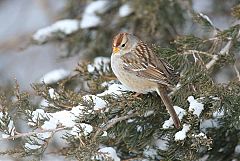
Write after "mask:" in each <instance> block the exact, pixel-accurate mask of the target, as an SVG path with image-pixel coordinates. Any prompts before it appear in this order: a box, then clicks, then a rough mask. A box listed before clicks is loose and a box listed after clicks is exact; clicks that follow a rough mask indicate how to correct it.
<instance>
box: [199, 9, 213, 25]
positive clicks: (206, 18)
mask: <svg viewBox="0 0 240 161" xmlns="http://www.w3.org/2000/svg"><path fill="white" fill-rule="evenodd" d="M199 15H200V16H201V17H202V18H203V19H205V20H207V21H208V22H209V23H210V25H211V26H213V23H212V21H211V20H210V18H209V17H208V16H207V15H205V14H203V13H201V12H200V13H199Z"/></svg>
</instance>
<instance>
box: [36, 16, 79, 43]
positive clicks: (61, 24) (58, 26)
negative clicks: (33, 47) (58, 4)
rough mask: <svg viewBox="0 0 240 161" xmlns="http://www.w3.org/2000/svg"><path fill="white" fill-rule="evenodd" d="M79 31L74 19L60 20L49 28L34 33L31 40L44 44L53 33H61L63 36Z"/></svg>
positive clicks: (77, 23) (77, 22)
mask: <svg viewBox="0 0 240 161" xmlns="http://www.w3.org/2000/svg"><path fill="white" fill-rule="evenodd" d="M78 29H79V20H74V19H65V20H60V21H57V22H55V23H54V24H52V25H51V26H48V27H45V28H42V29H40V30H38V31H37V32H35V34H34V35H33V40H35V41H37V42H39V43H44V42H45V41H47V40H48V39H49V38H50V37H52V36H53V34H54V33H57V32H62V33H64V34H65V35H70V34H71V33H73V32H75V31H77V30H78Z"/></svg>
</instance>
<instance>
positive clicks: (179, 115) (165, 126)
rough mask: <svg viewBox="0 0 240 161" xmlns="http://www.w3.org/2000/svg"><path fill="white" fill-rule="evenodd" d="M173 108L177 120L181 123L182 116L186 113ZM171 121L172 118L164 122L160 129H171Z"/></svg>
mask: <svg viewBox="0 0 240 161" xmlns="http://www.w3.org/2000/svg"><path fill="white" fill-rule="evenodd" d="M173 108H174V109H175V111H176V113H177V115H178V118H179V120H180V121H181V120H182V118H183V116H184V115H186V111H185V110H184V109H182V108H181V107H178V106H173ZM173 124H174V123H173V119H172V117H170V118H169V119H168V120H166V121H165V122H164V124H163V126H162V128H164V129H168V128H171V127H173Z"/></svg>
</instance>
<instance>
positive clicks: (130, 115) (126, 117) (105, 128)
mask: <svg viewBox="0 0 240 161" xmlns="http://www.w3.org/2000/svg"><path fill="white" fill-rule="evenodd" d="M137 115H138V113H137V112H135V113H131V114H128V115H126V116H122V117H115V118H113V119H111V120H109V121H108V122H107V124H106V125H105V126H104V127H102V128H99V129H98V130H97V131H96V133H95V135H94V136H93V139H94V140H96V138H97V136H98V135H99V134H100V133H101V132H103V131H107V130H108V129H110V128H111V127H113V126H114V125H115V124H117V123H118V122H120V121H123V120H127V119H129V118H132V117H135V116H137Z"/></svg>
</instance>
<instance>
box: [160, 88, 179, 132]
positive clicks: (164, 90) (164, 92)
mask: <svg viewBox="0 0 240 161" xmlns="http://www.w3.org/2000/svg"><path fill="white" fill-rule="evenodd" d="M157 93H158V95H159V96H160V97H161V99H162V101H163V103H164V105H165V106H166V108H167V110H168V112H169V114H170V115H171V117H172V119H173V122H174V125H175V127H176V128H177V129H178V128H180V120H179V118H178V116H177V114H176V111H175V110H174V108H173V105H172V101H171V99H170V97H169V96H168V92H167V88H166V87H158V89H157Z"/></svg>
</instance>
